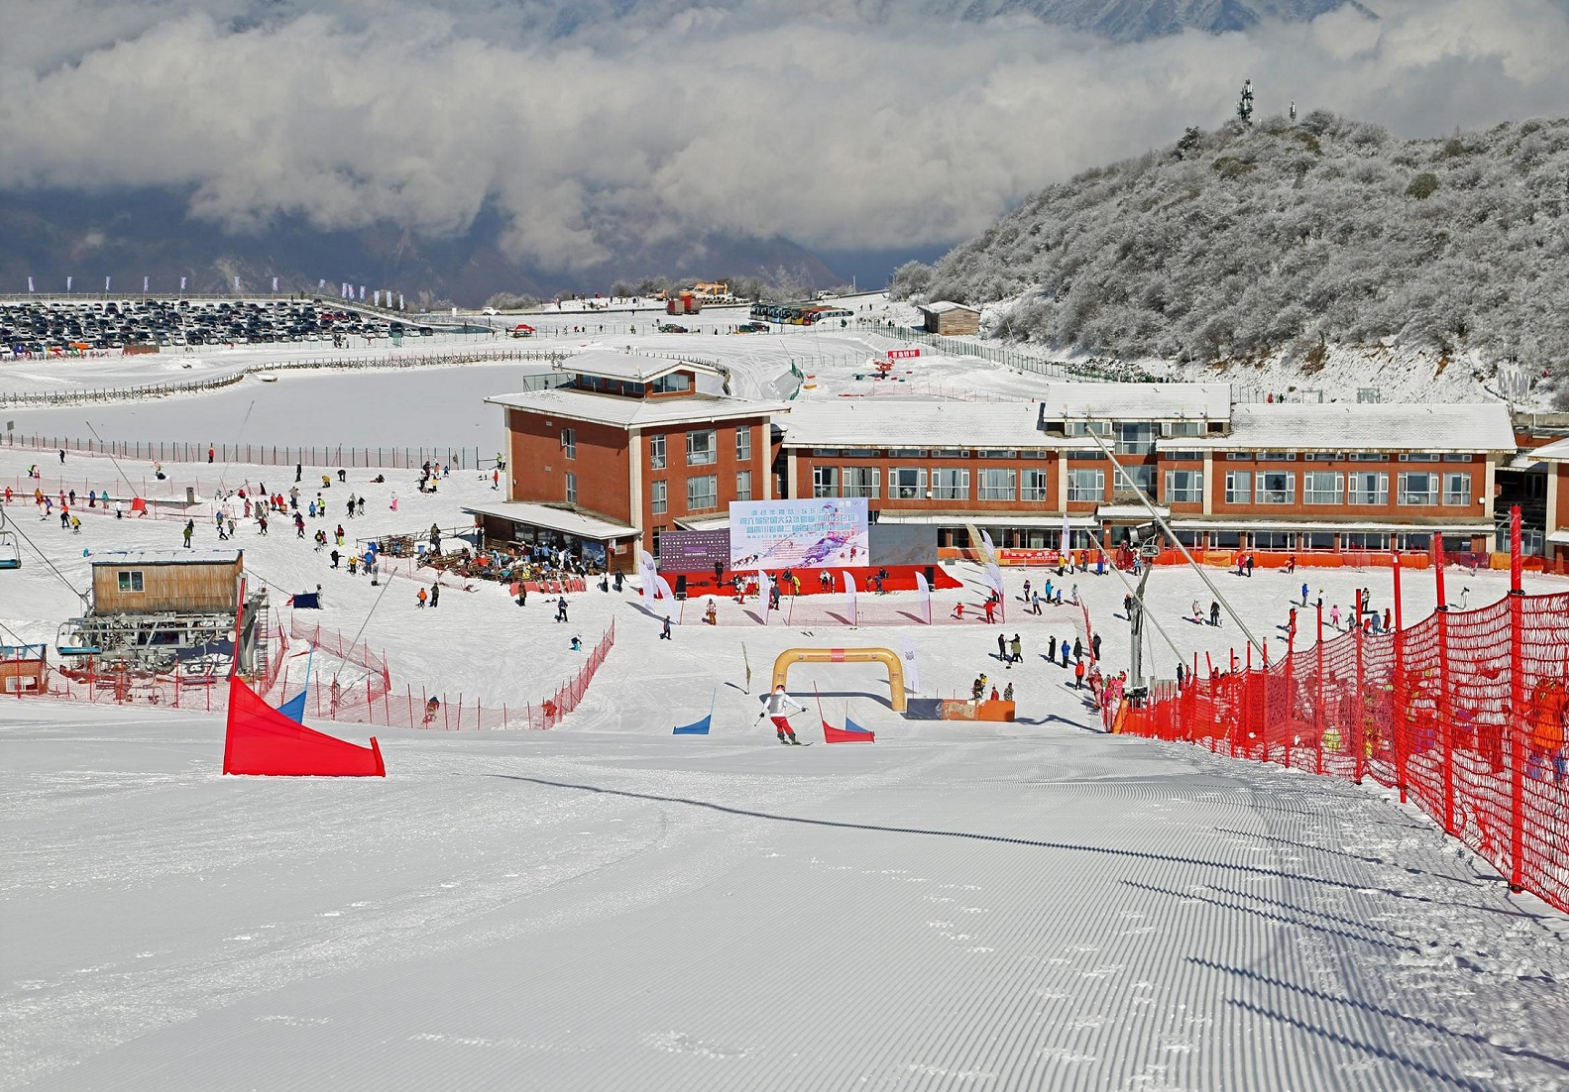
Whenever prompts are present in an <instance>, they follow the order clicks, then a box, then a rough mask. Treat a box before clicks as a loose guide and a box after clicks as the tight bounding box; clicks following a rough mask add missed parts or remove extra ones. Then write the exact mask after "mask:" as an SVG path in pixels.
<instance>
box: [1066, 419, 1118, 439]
mask: <svg viewBox="0 0 1569 1092" xmlns="http://www.w3.org/2000/svg"><path fill="white" fill-rule="evenodd" d="M1068 435H1069V436H1092V435H1093V436H1110V435H1111V422H1110V421H1069V422H1068Z"/></svg>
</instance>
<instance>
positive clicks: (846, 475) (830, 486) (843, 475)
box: [812, 466, 1046, 501]
mask: <svg viewBox="0 0 1569 1092" xmlns="http://www.w3.org/2000/svg"><path fill="white" fill-rule="evenodd" d="M970 475H971V471H970V470H968V469H959V468H954V467H932V468H931V469H930V470H928V469H927V468H926V467H924V466H921V467H915V466H911V467H892V468H890V469H889V471H888V499H889V500H945V501H967V500H969V499H970ZM974 475H975V484H976V499H977V500H983V501H1044V500H1045V499H1046V471H1044V470H1015V469H1013V468H1011V467H1010V468H1005V469H1003V468H999V469H991V468H987V469H982V470H976V471H974ZM812 496H814V497H865V498H867V499H868V500H878V499H880V498H881V497H882V468H881V467H875V466H814V467H813V468H812Z"/></svg>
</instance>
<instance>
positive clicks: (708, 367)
mask: <svg viewBox="0 0 1569 1092" xmlns="http://www.w3.org/2000/svg"><path fill="white" fill-rule="evenodd" d="M556 370H557V371H562V372H569V373H574V374H577V375H592V376H597V377H599V378H601V379H624V380H626V381H627V382H629V383H651V382H653V381H654V380H656V379H658V378H659V377H660V376H662V375H669V374H670V373H671V372H675V371H696V372H705V373H707V374H710V375H718V374H719V371H718V369H716V368H715V367H714V366H713V365H712V364H707V363H702V362H699V361H695V360H677V359H671V358H668V357H657V356H645V355H643V354H641V353H623V352H619V351H617V350H615V349H589V350H587V351H585V352H581V353H574V354H573V355H572V356H569V357H567V358H566V359H565V360H563V361H561V362H559V363H558V364H557V365H556Z"/></svg>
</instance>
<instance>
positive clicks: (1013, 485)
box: [980, 470, 1018, 501]
mask: <svg viewBox="0 0 1569 1092" xmlns="http://www.w3.org/2000/svg"><path fill="white" fill-rule="evenodd" d="M980 473H981V479H980V486H981V500H983V501H1011V500H1013V499H1014V498H1015V497H1016V496H1017V495H1018V474H1017V473H1016V472H1015V471H1012V470H982V471H981V472H980Z"/></svg>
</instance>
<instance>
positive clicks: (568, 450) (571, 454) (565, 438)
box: [561, 428, 577, 459]
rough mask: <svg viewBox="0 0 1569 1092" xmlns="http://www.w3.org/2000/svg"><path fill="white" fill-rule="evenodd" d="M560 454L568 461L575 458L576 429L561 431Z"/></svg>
mask: <svg viewBox="0 0 1569 1092" xmlns="http://www.w3.org/2000/svg"><path fill="white" fill-rule="evenodd" d="M561 453H562V454H563V455H564V456H566V457H567V458H568V459H575V458H577V429H573V428H564V429H562V430H561Z"/></svg>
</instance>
